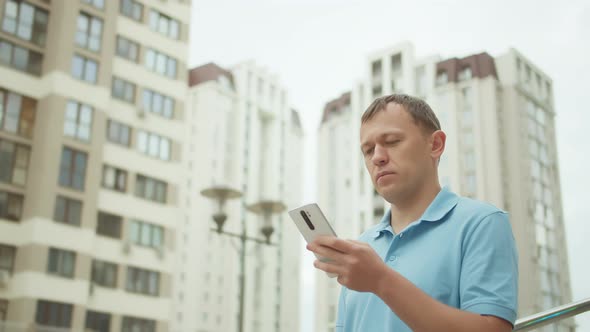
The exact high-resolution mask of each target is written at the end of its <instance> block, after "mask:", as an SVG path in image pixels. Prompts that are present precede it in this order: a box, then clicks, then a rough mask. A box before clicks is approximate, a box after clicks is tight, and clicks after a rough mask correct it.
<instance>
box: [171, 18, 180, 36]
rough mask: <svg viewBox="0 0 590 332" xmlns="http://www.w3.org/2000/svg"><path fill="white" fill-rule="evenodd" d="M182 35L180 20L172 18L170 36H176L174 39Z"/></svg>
mask: <svg viewBox="0 0 590 332" xmlns="http://www.w3.org/2000/svg"><path fill="white" fill-rule="evenodd" d="M179 35H180V28H179V26H178V22H177V21H175V20H172V21H171V22H170V37H172V38H174V39H178V37H179Z"/></svg>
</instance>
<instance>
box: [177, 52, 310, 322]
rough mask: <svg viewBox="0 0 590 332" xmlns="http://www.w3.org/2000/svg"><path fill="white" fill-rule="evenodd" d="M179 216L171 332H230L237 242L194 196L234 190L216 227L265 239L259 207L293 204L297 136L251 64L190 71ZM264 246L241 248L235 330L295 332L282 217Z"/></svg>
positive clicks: (209, 204) (294, 270) (275, 86)
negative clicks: (211, 190) (183, 187)
mask: <svg viewBox="0 0 590 332" xmlns="http://www.w3.org/2000/svg"><path fill="white" fill-rule="evenodd" d="M189 85H190V88H189V98H188V110H187V115H188V116H187V121H188V126H189V127H190V129H189V132H188V137H189V138H188V142H189V143H188V144H187V149H186V154H187V156H188V159H187V164H186V166H187V170H188V181H187V183H186V191H185V193H184V194H183V195H186V197H185V201H186V204H187V206H188V207H189V208H188V209H187V214H186V216H185V223H184V226H183V232H182V233H183V237H184V239H183V240H182V241H181V248H182V249H181V251H182V252H183V253H182V254H181V261H180V262H179V263H180V264H179V265H178V269H179V270H178V273H177V275H178V277H179V281H178V283H177V285H178V288H177V289H176V293H177V296H178V299H177V300H176V302H177V306H176V308H175V311H176V312H177V318H178V320H177V325H176V328H175V329H174V330H175V331H208V332H209V331H210V332H213V331H233V330H235V329H236V327H237V325H238V323H239V314H238V313H239V301H238V299H239V281H240V278H239V276H240V269H239V265H240V255H239V252H238V250H236V248H239V246H240V245H239V241H238V239H237V238H231V237H229V236H227V235H222V234H217V233H216V232H215V231H212V230H211V228H214V227H215V224H214V222H213V219H212V215H213V213H215V212H217V205H215V204H214V202H213V201H211V200H210V199H208V198H205V197H202V196H200V195H199V192H200V191H201V190H203V189H206V188H210V187H213V186H227V187H231V188H233V189H236V190H239V191H241V192H242V193H243V196H242V197H241V198H240V199H235V200H229V201H228V202H227V203H226V211H227V214H228V218H227V222H226V226H225V227H224V231H227V232H232V233H235V234H241V232H242V227H244V226H245V227H246V228H247V234H248V236H250V237H255V238H264V236H263V235H262V234H261V232H260V229H261V227H262V226H268V224H264V218H263V216H261V215H257V214H254V213H252V212H250V211H249V210H248V207H249V206H251V205H252V204H255V203H258V202H260V201H268V200H271V201H280V202H282V203H283V204H284V205H285V206H286V207H287V208H294V207H296V206H298V205H299V204H300V201H301V195H302V188H303V179H302V175H303V174H302V168H301V167H300V163H301V158H302V155H303V149H302V143H303V131H302V128H301V124H300V121H299V116H298V114H297V112H295V111H294V110H293V109H291V108H290V107H289V104H288V100H287V93H286V91H285V89H284V88H283V87H282V86H281V85H280V82H279V81H278V79H277V77H276V76H274V75H272V74H270V73H268V72H267V71H266V70H265V69H263V68H260V67H258V66H256V65H255V64H254V63H251V62H246V63H242V64H239V65H237V66H235V67H234V68H233V69H232V70H231V71H228V70H225V69H223V68H220V67H219V66H217V65H215V64H212V63H210V64H206V65H203V66H200V67H197V68H195V69H192V70H191V71H190V73H189ZM271 220H272V225H273V227H274V232H273V234H272V236H271V237H270V239H271V242H272V243H275V244H278V246H266V245H261V244H256V243H254V242H250V241H249V242H248V243H247V244H246V257H245V262H246V281H245V282H246V287H245V289H244V292H245V293H244V294H245V295H244V298H245V303H244V331H252V332H259V331H262V332H265V331H293V332H296V331H298V330H299V261H300V258H299V249H300V236H299V234H298V232H297V230H296V228H295V226H294V225H292V222H291V221H290V219H289V218H288V216H287V214H286V211H284V212H282V213H280V214H274V215H272V216H271Z"/></svg>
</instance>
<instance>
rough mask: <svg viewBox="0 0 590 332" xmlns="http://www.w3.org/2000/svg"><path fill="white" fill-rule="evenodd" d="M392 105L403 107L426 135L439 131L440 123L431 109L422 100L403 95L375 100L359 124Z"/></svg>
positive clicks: (393, 95)
mask: <svg viewBox="0 0 590 332" xmlns="http://www.w3.org/2000/svg"><path fill="white" fill-rule="evenodd" d="M389 103H394V104H398V105H401V106H403V107H404V109H405V110H406V111H407V112H408V113H410V115H411V116H412V119H414V122H415V123H416V125H418V127H420V128H422V129H423V130H424V131H425V132H426V133H428V134H432V133H433V132H435V131H437V130H440V122H439V121H438V118H437V117H436V114H434V112H433V111H432V108H430V106H429V105H428V104H427V103H426V102H425V101H424V100H422V99H420V98H416V97H412V96H408V95H405V94H395V93H394V94H392V95H389V96H383V97H379V98H377V99H375V100H374V101H373V102H372V103H371V105H369V107H368V108H367V110H366V111H365V113H363V116H362V118H361V123H365V122H367V121H369V120H370V119H371V118H373V117H374V116H375V114H377V113H379V112H381V111H384V110H385V109H386V108H387V104H389Z"/></svg>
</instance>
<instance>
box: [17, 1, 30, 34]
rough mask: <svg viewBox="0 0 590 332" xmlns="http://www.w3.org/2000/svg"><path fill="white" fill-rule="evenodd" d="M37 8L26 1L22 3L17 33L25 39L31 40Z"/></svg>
mask: <svg viewBox="0 0 590 332" xmlns="http://www.w3.org/2000/svg"><path fill="white" fill-rule="evenodd" d="M34 12H35V9H34V8H33V6H31V5H29V4H26V3H24V2H21V3H20V14H19V24H18V29H17V32H16V35H17V36H18V37H20V38H22V39H25V40H31V34H32V32H33V15H34Z"/></svg>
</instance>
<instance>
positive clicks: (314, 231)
mask: <svg viewBox="0 0 590 332" xmlns="http://www.w3.org/2000/svg"><path fill="white" fill-rule="evenodd" d="M289 216H290V217H291V219H292V220H293V222H295V226H297V229H299V232H300V233H301V235H303V238H304V239H305V241H306V242H307V243H310V242H313V240H314V239H315V238H316V237H317V236H320V235H328V236H336V232H334V229H332V226H330V223H329V222H328V219H326V217H325V216H324V214H323V213H322V210H321V209H320V207H319V206H318V205H317V204H315V203H312V204H307V205H304V206H302V207H299V208H297V209H294V210H291V211H289ZM316 257H317V258H318V259H319V260H323V258H322V257H318V256H317V255H316ZM327 274H328V276H329V277H331V278H334V277H336V276H337V275H335V274H333V273H327Z"/></svg>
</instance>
